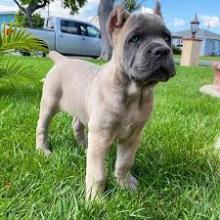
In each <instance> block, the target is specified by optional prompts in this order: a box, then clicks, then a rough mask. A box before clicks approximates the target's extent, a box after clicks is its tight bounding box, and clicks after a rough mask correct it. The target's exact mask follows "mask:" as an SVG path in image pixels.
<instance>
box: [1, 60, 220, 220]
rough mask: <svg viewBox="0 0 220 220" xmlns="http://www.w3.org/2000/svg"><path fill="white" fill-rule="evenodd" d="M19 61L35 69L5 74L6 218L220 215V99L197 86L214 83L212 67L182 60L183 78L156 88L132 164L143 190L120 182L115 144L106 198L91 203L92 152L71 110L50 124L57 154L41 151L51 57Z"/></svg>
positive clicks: (119, 219) (192, 219)
mask: <svg viewBox="0 0 220 220" xmlns="http://www.w3.org/2000/svg"><path fill="white" fill-rule="evenodd" d="M10 59H12V58H10ZM13 59H14V60H15V61H18V62H23V63H24V64H25V65H30V66H31V71H30V74H29V75H28V77H24V76H21V75H20V76H19V75H18V76H17V75H16V74H14V75H13V76H11V77H9V78H7V79H4V80H0V219H71V220H72V219H77V220H78V219H79V220H84V219H89V220H92V219H96V220H99V219H111V220H126V219H152V220H163V219H168V220H176V219H185V220H188V219H189V220H197V219H207V220H210V219H213V220H215V219H220V173H219V168H220V160H219V154H218V152H216V151H215V150H214V149H213V148H212V147H213V143H214V142H215V139H216V137H217V136H218V134H219V132H220V101H219V100H218V99H215V98H211V97H209V96H204V95H201V94H200V93H199V91H198V89H199V87H200V86H201V85H204V84H207V83H210V82H211V81H212V70H211V68H210V67H198V68H186V67H185V68H183V67H179V66H178V67H177V76H176V77H175V78H173V79H172V80H171V81H169V82H168V83H166V84H160V85H158V87H157V88H156V90H155V109H154V112H153V114H152V117H151V119H150V121H149V122H148V123H147V125H146V127H145V130H144V135H143V138H142V142H141V146H140V149H139V151H138V153H137V156H136V161H135V165H134V169H133V173H134V174H135V176H136V177H137V178H138V180H139V187H138V190H137V192H128V191H126V190H122V189H119V188H118V187H117V186H116V184H115V180H114V175H113V168H114V161H115V145H114V146H113V147H112V150H111V152H110V154H109V156H108V159H107V167H108V176H109V178H108V184H107V189H106V194H105V198H104V199H103V201H100V202H98V203H86V202H85V200H84V178H85V153H84V151H83V150H81V149H80V148H79V147H78V146H77V144H76V142H75V140H74V137H73V132H72V128H71V118H70V117H69V116H68V115H66V114H65V113H60V114H58V115H57V116H56V117H55V118H54V120H53V123H52V125H51V129H50V142H51V145H52V146H53V149H54V151H53V154H52V156H51V157H50V158H48V159H46V158H44V157H43V156H42V155H39V154H38V153H37V152H36V151H35V127H36V122H37V119H38V111H39V101H40V97H41V88H42V83H41V82H40V79H41V78H42V77H43V76H44V75H45V74H46V72H47V70H48V69H49V68H50V67H51V66H52V62H51V61H49V60H47V59H40V58H13Z"/></svg>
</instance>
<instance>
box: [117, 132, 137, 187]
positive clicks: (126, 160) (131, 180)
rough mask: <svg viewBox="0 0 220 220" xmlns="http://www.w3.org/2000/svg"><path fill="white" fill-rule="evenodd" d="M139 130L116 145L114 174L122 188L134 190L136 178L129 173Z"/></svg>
mask: <svg viewBox="0 0 220 220" xmlns="http://www.w3.org/2000/svg"><path fill="white" fill-rule="evenodd" d="M140 136H141V132H139V133H138V134H137V135H136V136H135V137H134V136H133V137H131V138H129V139H128V140H124V141H121V142H120V143H119V145H118V147H117V159H116V165H115V176H116V178H117V182H118V184H119V185H120V186H121V187H123V188H129V189H132V190H135V189H136V187H137V183H138V182H137V180H136V178H135V177H133V176H132V175H131V173H130V170H131V168H132V166H133V164H134V159H135V154H136V151H137V148H138V144H139V140H140Z"/></svg>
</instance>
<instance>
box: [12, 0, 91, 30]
mask: <svg viewBox="0 0 220 220" xmlns="http://www.w3.org/2000/svg"><path fill="white" fill-rule="evenodd" d="M13 1H14V2H15V3H16V4H17V6H18V7H19V9H20V10H21V11H22V13H23V14H24V15H25V16H26V18H27V21H28V25H29V26H30V27H33V13H34V12H35V11H36V10H38V9H41V8H45V7H46V5H48V4H50V3H51V2H54V0H13ZM86 1H87V0H62V1H61V2H62V5H63V7H64V8H70V9H71V13H72V14H74V13H77V12H78V10H79V9H80V8H81V7H82V6H83V5H84V4H85V2H86Z"/></svg>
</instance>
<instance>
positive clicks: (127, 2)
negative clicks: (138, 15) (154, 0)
mask: <svg viewBox="0 0 220 220" xmlns="http://www.w3.org/2000/svg"><path fill="white" fill-rule="evenodd" d="M123 5H124V8H125V9H126V10H127V11H128V12H133V11H135V10H137V9H139V8H140V7H141V5H140V4H138V2H137V1H136V0H124V1H123Z"/></svg>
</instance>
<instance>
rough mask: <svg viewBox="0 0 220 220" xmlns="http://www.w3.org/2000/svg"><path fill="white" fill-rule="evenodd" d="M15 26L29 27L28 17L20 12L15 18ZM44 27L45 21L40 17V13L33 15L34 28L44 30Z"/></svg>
mask: <svg viewBox="0 0 220 220" xmlns="http://www.w3.org/2000/svg"><path fill="white" fill-rule="evenodd" d="M15 24H16V26H18V27H28V26H29V25H28V21H27V17H26V16H25V15H24V14H23V13H22V12H21V11H19V12H18V13H17V14H16V16H15ZM43 26H44V19H43V18H42V17H41V16H40V14H39V13H35V14H34V15H33V27H34V28H42V27H43Z"/></svg>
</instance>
